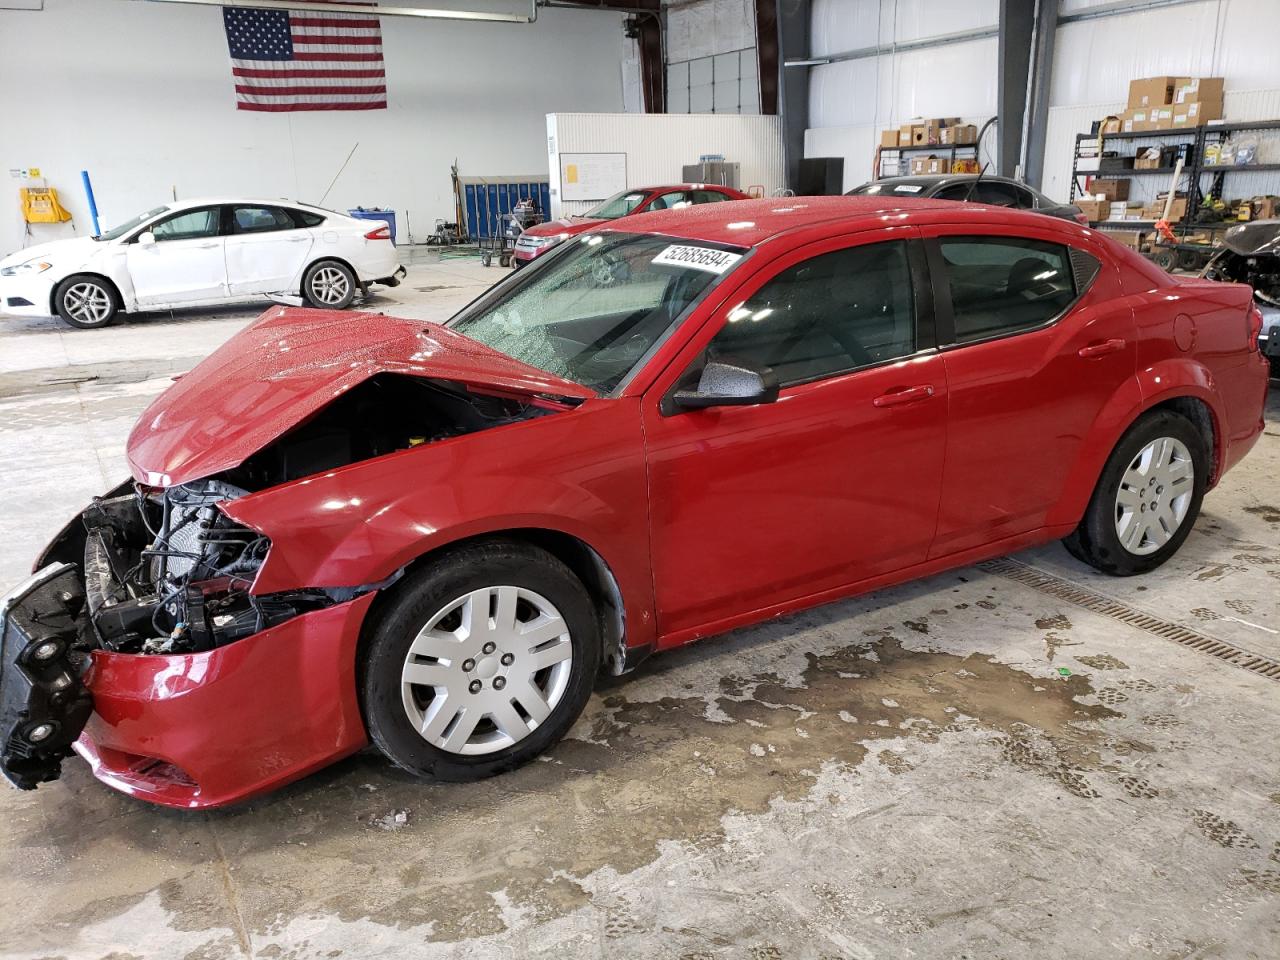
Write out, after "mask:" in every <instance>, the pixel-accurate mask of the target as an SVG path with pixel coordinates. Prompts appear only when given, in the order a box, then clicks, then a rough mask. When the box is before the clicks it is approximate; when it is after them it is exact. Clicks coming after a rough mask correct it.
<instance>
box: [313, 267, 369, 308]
mask: <svg viewBox="0 0 1280 960" xmlns="http://www.w3.org/2000/svg"><path fill="white" fill-rule="evenodd" d="M302 295H303V297H305V298H306V301H307V303H309V304H311V306H313V307H316V308H318V309H321V310H343V309H345V308H346V307H349V306H350V305H351V301H352V300H354V299H355V295H356V275H355V274H354V273H352V272H351V268H350V267H348V266H347V265H346V264H345V263H339V262H338V261H337V260H321V261H319V262H318V263H313V264H312V265H311V266H309V267H307V272H306V273H305V274H303V275H302Z"/></svg>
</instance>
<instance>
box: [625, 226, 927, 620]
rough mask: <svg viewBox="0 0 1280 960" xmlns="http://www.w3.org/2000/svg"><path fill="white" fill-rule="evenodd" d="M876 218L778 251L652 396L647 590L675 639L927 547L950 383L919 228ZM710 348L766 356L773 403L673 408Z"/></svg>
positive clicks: (720, 356)
mask: <svg viewBox="0 0 1280 960" xmlns="http://www.w3.org/2000/svg"><path fill="white" fill-rule="evenodd" d="M886 232H887V231H875V232H874V233H870V234H862V235H859V236H858V237H856V238H852V239H851V238H847V237H846V238H842V239H840V240H834V241H824V242H823V243H821V244H815V245H812V246H809V247H806V248H803V249H802V250H801V251H799V252H792V253H791V254H788V255H784V256H783V257H782V258H780V259H779V261H777V262H776V263H775V264H774V265H771V266H770V267H769V268H767V269H766V270H764V271H762V273H763V274H764V275H763V276H758V277H754V278H752V279H751V280H749V281H747V284H746V286H745V288H744V289H743V291H742V293H741V295H738V294H736V293H735V294H734V296H733V297H731V298H730V301H729V302H728V303H726V304H724V305H723V306H722V307H721V308H720V309H719V311H718V312H717V313H716V314H714V315H713V317H712V319H711V320H710V321H709V322H708V324H707V325H706V326H705V327H704V328H703V329H702V330H701V331H700V332H699V334H698V335H697V336H695V338H694V339H693V341H691V343H690V344H689V346H688V347H686V349H685V350H684V351H683V352H682V353H681V355H680V358H678V359H677V360H676V362H675V363H674V364H673V366H672V368H670V369H669V371H668V373H667V374H666V375H665V379H664V378H659V379H658V380H657V381H656V382H655V384H654V387H653V388H651V390H650V391H649V392H647V393H646V395H645V402H644V405H643V409H644V414H643V416H644V423H645V437H646V451H647V457H648V465H649V484H650V491H649V504H650V512H651V524H652V535H651V538H650V540H651V545H652V551H653V558H654V560H653V563H654V587H655V592H656V598H657V605H658V610H659V614H658V621H659V622H658V627H659V630H660V632H661V633H662V634H664V635H666V636H667V637H668V638H669V641H668V642H677V640H679V639H688V638H690V637H691V636H696V635H698V634H699V633H701V632H704V631H706V630H710V629H714V628H715V627H714V625H715V624H724V623H725V622H727V621H728V620H730V619H732V618H734V617H740V616H742V615H743V614H747V613H749V612H751V611H755V610H760V609H763V608H767V607H770V606H773V605H777V604H785V603H787V602H789V601H794V600H797V599H799V598H802V597H808V596H815V595H820V594H822V593H824V592H825V591H831V590H836V589H838V588H840V587H842V586H846V585H848V584H851V583H853V582H855V581H860V580H865V579H867V578H870V577H874V576H877V575H879V574H884V573H886V572H889V571H893V570H896V569H898V568H901V567H906V566H910V565H911V564H913V563H918V562H920V561H922V560H924V559H925V557H926V554H927V552H928V549H929V544H930V541H931V540H932V537H933V530H934V523H935V520H936V512H937V504H938V497H939V486H940V483H941V475H942V451H943V443H944V439H945V433H946V421H945V417H944V416H943V412H944V410H945V402H946V379H945V377H944V373H943V366H942V359H941V357H940V356H939V355H937V353H936V351H935V350H934V349H933V334H932V327H931V308H930V305H929V293H928V290H927V288H926V287H923V286H921V285H920V284H919V283H917V282H916V281H915V278H916V277H918V276H919V274H920V273H921V272H922V271H923V267H922V264H923V254H922V252H921V250H920V246H919V242H918V241H917V240H915V239H914V230H913V229H912V228H895V229H894V230H893V231H892V235H893V237H894V238H893V239H890V240H885V239H884V237H885V234H886ZM708 360H729V361H734V362H737V363H745V364H747V365H749V366H751V367H754V368H757V369H759V368H764V367H768V368H771V369H772V370H773V372H774V374H775V375H776V376H777V377H778V379H779V382H780V385H781V388H780V392H779V395H778V399H777V401H776V402H773V403H763V404H759V405H755V406H724V407H716V408H710V409H706V410H679V409H675V408H673V407H672V405H671V402H670V399H669V398H670V396H671V394H672V393H673V392H674V391H675V390H677V389H680V388H682V387H684V386H688V385H690V384H694V383H696V382H697V379H698V376H699V374H700V372H701V368H702V366H703V365H704V364H705V363H706V362H707V361H708ZM655 394H656V396H655ZM663 397H666V398H667V399H666V400H665V401H664V400H662V398H663ZM671 637H676V640H671V639H670V638H671Z"/></svg>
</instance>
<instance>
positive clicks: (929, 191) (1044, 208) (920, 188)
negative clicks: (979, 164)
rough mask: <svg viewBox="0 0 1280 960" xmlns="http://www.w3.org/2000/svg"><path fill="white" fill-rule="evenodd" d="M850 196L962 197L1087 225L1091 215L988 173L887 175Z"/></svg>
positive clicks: (1012, 181)
mask: <svg viewBox="0 0 1280 960" xmlns="http://www.w3.org/2000/svg"><path fill="white" fill-rule="evenodd" d="M846 196H850V197H855V196H876V197H928V198H930V199H932V200H960V201H972V202H973V203H985V204H987V205H988V206H992V207H1013V208H1014V209H1015V210H1034V211H1035V212H1036V213H1046V214H1048V215H1049V216H1051V217H1061V218H1062V219H1063V220H1075V221H1076V222H1077V223H1084V224H1087V223H1088V222H1089V221H1088V218H1087V217H1085V215H1084V214H1083V213H1082V212H1081V210H1080V208H1079V207H1077V206H1075V205H1074V204H1071V203H1058V202H1056V201H1054V200H1050V199H1049V198H1048V197H1046V196H1045V195H1044V194H1043V193H1041V192H1040V191H1038V190H1032V189H1031V188H1030V187H1028V186H1027V185H1026V184H1025V183H1019V182H1018V181H1017V180H1011V179H1009V178H1008V177H989V176H986V175H985V174H977V173H967V174H960V173H957V174H945V173H944V174H935V175H933V176H919V177H885V178H884V179H883V180H873V181H871V182H870V183H864V184H863V185H862V186H860V187H855V188H854V189H853V190H850V191H849V192H848V194H846Z"/></svg>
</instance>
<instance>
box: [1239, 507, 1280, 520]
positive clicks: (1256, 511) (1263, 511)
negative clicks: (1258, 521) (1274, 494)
mask: <svg viewBox="0 0 1280 960" xmlns="http://www.w3.org/2000/svg"><path fill="white" fill-rule="evenodd" d="M1244 512H1245V513H1251V514H1253V515H1254V516H1255V517H1261V518H1262V519H1263V520H1265V521H1266V522H1267V523H1280V507H1273V506H1270V505H1269V504H1259V505H1257V506H1254V507H1245V508H1244Z"/></svg>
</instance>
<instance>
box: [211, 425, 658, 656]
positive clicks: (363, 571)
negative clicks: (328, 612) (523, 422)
mask: <svg viewBox="0 0 1280 960" xmlns="http://www.w3.org/2000/svg"><path fill="white" fill-rule="evenodd" d="M603 406H605V407H608V408H610V409H601V410H600V411H599V413H598V416H597V417H596V418H592V422H591V423H590V424H588V423H585V422H583V421H582V419H581V418H565V420H564V421H562V422H560V423H557V420H558V418H556V417H548V418H545V420H543V421H540V423H539V427H538V429H536V430H526V431H502V430H495V431H490V432H484V433H479V434H473V435H470V436H467V437H460V438H456V439H454V440H449V441H445V442H442V443H440V444H439V445H438V446H434V445H433V446H423V447H417V448H412V449H409V450H404V451H401V452H400V453H396V454H391V455H389V456H385V457H380V458H377V459H375V460H369V461H364V462H362V463H356V464H352V465H350V466H347V467H343V468H341V469H338V470H334V471H330V472H328V473H325V474H319V475H316V476H312V477H308V478H305V479H302V480H298V481H294V482H292V483H288V484H284V485H281V486H278V487H272V488H269V489H267V490H263V491H261V492H258V493H252V494H250V495H248V496H246V497H242V498H240V499H238V500H231V501H226V502H224V503H223V504H222V505H221V507H222V510H223V511H224V512H225V513H226V514H227V515H228V516H229V517H231V518H232V519H234V520H236V521H237V522H239V523H242V524H245V525H246V526H249V527H252V528H253V529H255V530H257V531H259V532H260V533H262V534H264V535H265V536H267V537H268V538H270V539H271V541H272V546H271V549H270V551H269V552H268V554H267V559H266V562H265V563H264V564H263V566H262V568H261V570H259V572H258V575H257V579H256V580H255V581H254V584H253V587H252V591H251V592H253V593H254V594H258V595H261V594H267V593H276V592H279V591H283V590H296V589H304V588H307V587H353V586H360V585H365V584H370V583H378V582H380V581H382V580H385V579H387V578H388V577H390V576H391V575H392V574H394V573H395V572H396V571H397V570H399V569H401V568H403V567H404V566H406V565H407V564H409V563H412V562H413V561H414V560H417V559H418V558H420V557H422V556H425V555H426V554H428V553H431V552H433V551H435V550H439V549H440V548H442V547H445V546H448V545H449V544H451V543H455V542H457V541H459V540H464V539H468V538H472V537H476V536H481V535H484V534H498V533H502V532H505V531H510V530H516V529H536V530H543V531H549V532H553V533H558V534H562V535H565V536H569V537H573V538H575V539H576V540H579V541H581V542H582V543H584V544H586V545H587V546H588V547H590V549H591V550H593V551H594V552H595V553H596V555H597V556H599V557H600V558H601V559H602V561H603V562H604V564H605V565H606V567H607V568H608V570H609V572H610V574H611V575H612V576H613V577H614V579H615V580H616V583H617V588H618V591H619V593H620V594H621V596H622V600H623V606H624V608H625V611H626V621H627V622H626V624H625V629H626V637H627V642H628V645H629V646H635V645H638V644H644V643H648V642H651V641H652V639H653V635H654V630H655V616H654V598H653V581H652V578H651V576H650V573H649V562H650V560H649V538H648V509H647V499H646V489H645V473H644V461H643V457H642V454H641V451H640V444H639V442H638V441H637V440H636V438H635V437H634V434H635V433H638V431H639V422H638V417H637V410H636V406H637V405H636V404H635V403H634V402H629V401H610V402H609V403H608V404H606V405H603ZM570 421H572V422H570ZM571 431H572V432H574V443H569V442H568V441H567V434H568V433H569V432H571ZM558 451H563V452H558ZM553 461H559V462H558V463H554V464H553ZM460 476H465V477H466V480H465V482H459V481H458V480H457V479H456V478H457V477H460ZM534 504H536V505H537V507H536V508H535V509H527V508H526V505H534Z"/></svg>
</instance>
